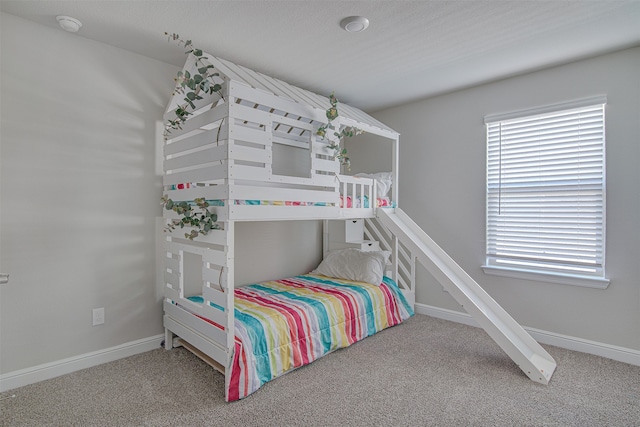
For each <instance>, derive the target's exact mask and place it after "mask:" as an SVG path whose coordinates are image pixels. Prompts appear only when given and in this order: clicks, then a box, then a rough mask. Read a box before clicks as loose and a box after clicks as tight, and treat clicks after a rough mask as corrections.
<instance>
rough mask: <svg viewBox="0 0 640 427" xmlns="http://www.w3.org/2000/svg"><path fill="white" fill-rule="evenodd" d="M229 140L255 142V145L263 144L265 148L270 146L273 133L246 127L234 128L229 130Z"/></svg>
mask: <svg viewBox="0 0 640 427" xmlns="http://www.w3.org/2000/svg"><path fill="white" fill-rule="evenodd" d="M229 139H231V140H239V141H246V142H253V143H254V144H262V145H265V146H270V145H271V132H265V131H264V130H256V129H251V128H248V127H244V126H232V127H231V129H230V130H229Z"/></svg>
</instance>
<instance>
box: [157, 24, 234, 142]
mask: <svg viewBox="0 0 640 427" xmlns="http://www.w3.org/2000/svg"><path fill="white" fill-rule="evenodd" d="M164 34H165V35H166V36H168V37H169V41H177V43H178V45H181V44H184V47H185V48H186V49H187V50H186V51H185V54H186V55H189V54H190V53H193V56H194V57H195V58H196V63H195V65H196V68H197V72H193V74H191V73H190V72H189V71H187V70H185V71H184V72H182V71H178V74H177V76H176V78H175V79H174V80H175V81H176V83H177V85H176V87H175V89H174V90H173V94H172V95H175V94H185V97H184V101H185V102H184V104H182V105H178V106H177V107H176V109H175V111H174V112H175V115H176V118H175V119H174V120H168V121H167V123H166V124H165V127H164V137H165V139H166V138H168V136H169V134H170V133H171V130H172V129H173V130H177V129H182V124H183V123H184V122H185V121H186V120H187V118H188V116H190V115H191V114H192V112H191V111H189V110H195V108H196V106H195V104H194V103H193V101H198V100H200V99H202V96H200V93H202V92H204V93H205V94H209V95H212V94H213V93H214V92H216V93H217V94H218V95H219V96H220V97H221V98H222V99H223V100H224V95H223V94H222V92H221V89H222V86H221V85H220V84H219V83H216V81H215V80H214V77H217V76H219V75H220V74H219V73H214V72H212V69H213V68H214V67H213V65H211V64H205V63H204V62H203V60H205V59H208V58H207V57H206V56H203V52H202V49H197V48H195V47H193V44H192V43H191V40H183V39H181V38H180V36H179V35H178V34H176V33H172V34H169V33H167V32H165V33H164Z"/></svg>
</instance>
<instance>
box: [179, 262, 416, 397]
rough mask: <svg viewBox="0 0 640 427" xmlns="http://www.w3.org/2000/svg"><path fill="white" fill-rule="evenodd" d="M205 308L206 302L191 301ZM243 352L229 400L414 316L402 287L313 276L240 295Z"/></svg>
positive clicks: (238, 327)
mask: <svg viewBox="0 0 640 427" xmlns="http://www.w3.org/2000/svg"><path fill="white" fill-rule="evenodd" d="M189 299H190V300H192V301H194V302H199V303H203V300H202V298H201V297H199V296H196V297H190V298H189ZM234 315H235V323H234V326H235V349H234V353H233V357H232V361H231V366H230V367H227V372H226V375H227V376H229V381H227V383H228V389H227V390H226V393H225V396H226V400H227V401H234V400H239V399H242V398H244V397H246V396H248V395H249V394H251V393H253V392H255V391H256V390H258V389H259V388H260V387H261V386H262V385H263V384H265V383H266V382H268V381H271V380H272V379H274V378H277V377H279V376H281V375H282V374H284V373H287V372H289V371H291V370H293V369H296V368H298V367H300V366H304V365H306V364H309V363H311V362H313V361H314V360H316V359H318V358H320V357H322V356H324V355H325V354H327V353H330V352H332V351H334V350H337V349H339V348H344V347H347V346H349V345H351V344H353V343H355V342H357V341H360V340H362V339H363V338H366V337H368V336H370V335H373V334H375V333H376V332H379V331H381V330H383V329H385V328H388V327H391V326H394V325H397V324H399V323H401V322H403V321H404V320H406V319H408V318H409V317H411V316H412V315H413V309H412V308H411V306H410V305H409V304H408V303H407V301H406V299H405V298H404V296H403V295H402V292H401V291H400V289H399V288H398V286H397V284H396V283H395V282H394V281H393V280H391V279H390V278H388V277H384V278H383V281H382V283H381V284H380V285H379V286H374V285H371V284H368V283H364V282H353V281H348V280H343V279H335V278H329V277H326V276H322V275H316V274H306V275H301V276H296V277H293V278H290V279H282V280H275V281H267V282H263V283H257V284H253V285H249V286H243V287H242V288H238V289H236V290H235V309H234Z"/></svg>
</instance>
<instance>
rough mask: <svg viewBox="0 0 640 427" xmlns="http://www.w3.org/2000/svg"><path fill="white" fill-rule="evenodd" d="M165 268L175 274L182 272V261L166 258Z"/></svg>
mask: <svg viewBox="0 0 640 427" xmlns="http://www.w3.org/2000/svg"><path fill="white" fill-rule="evenodd" d="M164 268H166V269H168V270H171V271H173V272H174V273H176V272H178V271H179V270H180V260H179V259H175V258H169V257H165V258H164Z"/></svg>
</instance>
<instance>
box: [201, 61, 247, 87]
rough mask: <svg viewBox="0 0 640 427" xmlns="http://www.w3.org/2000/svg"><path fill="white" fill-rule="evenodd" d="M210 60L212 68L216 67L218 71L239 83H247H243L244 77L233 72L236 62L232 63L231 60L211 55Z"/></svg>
mask: <svg viewBox="0 0 640 427" xmlns="http://www.w3.org/2000/svg"><path fill="white" fill-rule="evenodd" d="M210 61H211V64H213V66H214V69H215V68H217V69H218V71H219V72H221V73H222V74H224V75H225V76H227V77H228V78H229V79H231V80H233V81H236V82H238V83H241V84H245V85H246V84H247V83H244V79H243V78H242V77H240V76H239V75H237V74H236V73H235V71H234V69H235V68H236V64H234V63H233V62H229V61H225V60H224V59H221V58H218V57H212V58H211V59H210Z"/></svg>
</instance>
